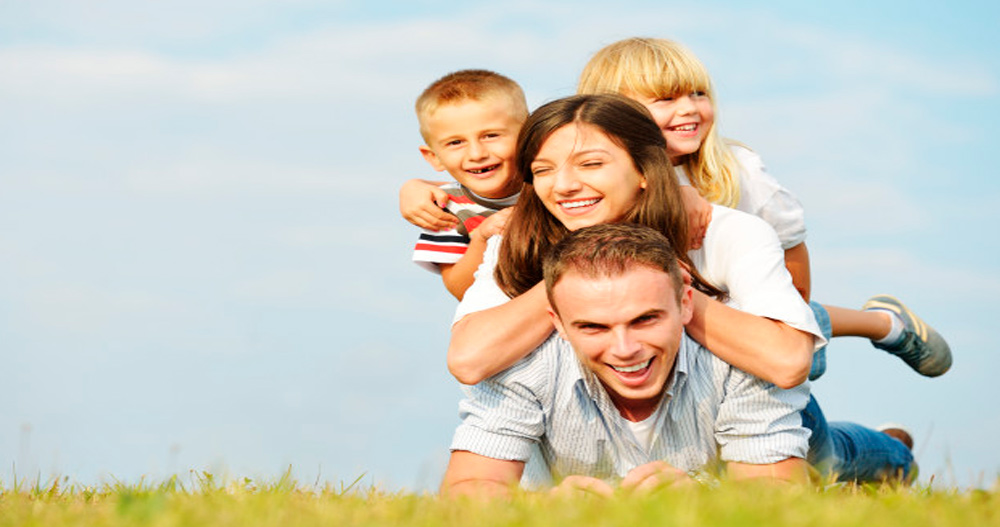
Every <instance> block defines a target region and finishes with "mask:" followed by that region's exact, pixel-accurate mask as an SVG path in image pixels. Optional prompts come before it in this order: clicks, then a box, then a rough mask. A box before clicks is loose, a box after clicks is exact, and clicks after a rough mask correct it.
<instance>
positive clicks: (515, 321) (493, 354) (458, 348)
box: [448, 269, 555, 384]
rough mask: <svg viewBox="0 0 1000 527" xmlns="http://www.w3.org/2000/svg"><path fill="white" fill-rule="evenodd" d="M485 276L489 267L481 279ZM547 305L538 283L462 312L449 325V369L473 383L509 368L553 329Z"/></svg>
mask: <svg viewBox="0 0 1000 527" xmlns="http://www.w3.org/2000/svg"><path fill="white" fill-rule="evenodd" d="M480 273H483V271H482V270H481V271H480ZM486 278H492V269H490V275H489V277H484V278H480V279H481V280H482V279H486ZM548 305H549V301H548V298H546V296H545V284H542V283H539V284H537V285H535V286H534V287H532V288H531V289H529V290H528V291H527V292H525V293H524V294H523V295H521V296H518V297H515V298H512V299H510V301H508V302H506V303H504V304H501V305H498V306H496V307H492V308H489V309H484V310H482V311H476V312H474V313H469V314H467V315H465V316H464V317H462V318H461V319H459V320H458V321H457V322H455V324H454V325H453V326H452V327H451V343H450V344H449V345H448V371H450V372H451V374H452V375H454V376H455V378H456V379H458V381H459V382H461V383H463V384H476V383H478V382H480V381H482V380H483V379H486V378H487V377H490V376H492V375H495V374H497V373H500V372H501V371H503V370H504V369H506V368H509V367H510V366H512V365H513V364H514V363H515V362H517V361H518V360H520V359H522V358H524V357H525V356H526V355H528V353H530V352H531V351H532V350H533V349H535V348H537V347H538V346H539V345H540V344H541V343H542V342H545V339H546V338H548V336H549V335H550V334H551V333H552V331H553V330H554V329H555V327H554V326H553V325H552V321H551V319H550V318H549V316H548V314H547V310H548Z"/></svg>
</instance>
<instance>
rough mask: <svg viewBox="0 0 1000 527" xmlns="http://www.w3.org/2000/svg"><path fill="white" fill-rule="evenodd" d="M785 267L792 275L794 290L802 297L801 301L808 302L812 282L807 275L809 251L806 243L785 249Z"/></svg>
mask: <svg viewBox="0 0 1000 527" xmlns="http://www.w3.org/2000/svg"><path fill="white" fill-rule="evenodd" d="M785 267H786V268H787V269H788V272H789V273H790V274H791V275H792V284H794V285H795V289H796V290H797V291H798V292H799V294H800V295H802V299H803V300H805V301H806V302H808V301H809V293H810V288H811V285H812V284H811V282H812V280H811V279H810V274H809V250H808V249H806V242H802V243H800V244H798V245H796V246H795V247H791V248H788V249H785Z"/></svg>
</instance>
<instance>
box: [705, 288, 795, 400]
mask: <svg viewBox="0 0 1000 527" xmlns="http://www.w3.org/2000/svg"><path fill="white" fill-rule="evenodd" d="M735 328H738V329H735ZM685 329H686V330H687V333H688V334H689V335H691V338H693V339H695V340H697V341H698V342H699V343H701V345H702V346H705V347H706V348H708V349H709V350H710V351H711V352H712V353H713V354H715V355H716V356H718V357H719V358H720V359H722V360H724V361H726V362H728V363H729V364H732V365H733V366H736V367H737V368H739V369H741V370H743V371H745V372H747V373H750V374H752V375H754V376H756V377H760V378H761V379H764V380H765V381H768V382H771V383H774V384H775V385H777V386H778V387H780V388H791V387H793V386H798V385H799V384H802V383H803V382H805V380H806V378H807V377H808V376H809V366H810V365H811V364H812V354H813V348H814V341H813V335H811V334H810V333H806V332H805V331H800V330H798V329H795V328H793V327H791V326H789V325H788V324H785V323H784V322H779V321H776V320H771V319H769V318H764V317H759V316H757V315H752V314H750V313H746V312H743V311H739V310H737V309H734V308H731V307H729V306H727V305H725V304H723V303H722V302H719V301H718V300H715V299H713V298H711V297H709V296H708V295H706V294H704V293H701V292H699V291H695V292H694V315H693V316H692V318H691V322H689V323H688V324H687V326H686V327H685Z"/></svg>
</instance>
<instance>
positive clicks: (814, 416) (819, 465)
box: [802, 394, 836, 474]
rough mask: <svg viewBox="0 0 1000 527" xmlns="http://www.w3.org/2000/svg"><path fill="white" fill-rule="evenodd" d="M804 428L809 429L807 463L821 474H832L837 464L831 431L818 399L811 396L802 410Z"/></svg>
mask: <svg viewBox="0 0 1000 527" xmlns="http://www.w3.org/2000/svg"><path fill="white" fill-rule="evenodd" d="M802 426H804V427H805V428H807V429H809V431H810V432H811V434H810V435H809V454H808V455H807V456H806V461H808V462H809V464H810V465H812V466H813V467H815V468H816V470H818V471H820V473H821V474H829V473H831V472H832V470H833V467H834V465H835V464H836V458H835V456H834V451H833V441H832V440H831V439H830V429H829V426H828V424H827V422H826V417H825V416H824V415H823V410H821V409H820V407H819V403H817V402H816V398H815V397H813V396H812V394H810V395H809V402H808V403H806V407H805V408H804V409H802Z"/></svg>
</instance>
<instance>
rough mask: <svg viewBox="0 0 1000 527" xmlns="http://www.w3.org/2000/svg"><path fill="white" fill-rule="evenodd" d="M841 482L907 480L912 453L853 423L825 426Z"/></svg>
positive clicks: (884, 437) (897, 442) (897, 441)
mask: <svg viewBox="0 0 1000 527" xmlns="http://www.w3.org/2000/svg"><path fill="white" fill-rule="evenodd" d="M828 429H829V432H830V440H831V442H832V443H833V450H834V456H835V458H836V460H837V462H836V464H835V466H834V471H835V472H836V474H837V479H838V480H840V481H881V480H883V479H887V478H895V477H902V478H903V479H906V478H908V477H909V475H910V471H911V470H912V469H913V453H912V452H910V449H908V448H906V445H904V444H903V443H902V442H900V441H899V440H897V439H895V438H893V437H890V436H888V435H887V434H883V433H882V432H879V431H877V430H872V429H871V428H866V427H864V426H861V425H858V424H855V423H846V422H831V423H828Z"/></svg>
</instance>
